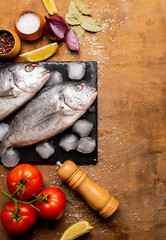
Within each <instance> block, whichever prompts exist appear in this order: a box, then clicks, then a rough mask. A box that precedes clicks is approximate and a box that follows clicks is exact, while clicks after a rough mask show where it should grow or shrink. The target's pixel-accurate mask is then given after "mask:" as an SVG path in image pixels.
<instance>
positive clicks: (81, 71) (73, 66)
mask: <svg viewBox="0 0 166 240" xmlns="http://www.w3.org/2000/svg"><path fill="white" fill-rule="evenodd" d="M85 67H86V65H85V63H77V62H70V63H69V65H68V76H69V78H70V79H74V80H80V79H82V78H83V77H84V75H85Z"/></svg>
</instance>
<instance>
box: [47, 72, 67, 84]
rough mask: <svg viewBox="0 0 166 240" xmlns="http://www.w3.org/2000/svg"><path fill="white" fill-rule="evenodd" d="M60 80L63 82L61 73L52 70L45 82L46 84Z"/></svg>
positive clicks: (59, 81)
mask: <svg viewBox="0 0 166 240" xmlns="http://www.w3.org/2000/svg"><path fill="white" fill-rule="evenodd" d="M61 82H63V78H62V74H61V73H60V72H58V71H52V72H51V75H50V78H49V79H48V81H47V82H46V86H49V85H52V84H55V83H61Z"/></svg>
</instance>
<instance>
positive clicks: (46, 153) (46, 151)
mask: <svg viewBox="0 0 166 240" xmlns="http://www.w3.org/2000/svg"><path fill="white" fill-rule="evenodd" d="M36 152H37V153H38V154H39V156H40V157H41V158H43V159H47V158H49V157H51V156H52V155H53V154H54V146H53V145H52V143H50V142H42V143H38V144H37V146H36Z"/></svg>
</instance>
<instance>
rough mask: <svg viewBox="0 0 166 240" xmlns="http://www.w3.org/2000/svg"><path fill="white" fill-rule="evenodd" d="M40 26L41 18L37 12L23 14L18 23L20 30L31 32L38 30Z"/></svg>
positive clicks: (26, 32)
mask: <svg viewBox="0 0 166 240" xmlns="http://www.w3.org/2000/svg"><path fill="white" fill-rule="evenodd" d="M39 26H40V19H39V17H38V16H37V15H36V14H35V13H30V12H29V13H25V14H23V15H22V16H21V17H20V18H19V20H18V23H17V28H18V30H19V31H20V32H22V33H25V34H31V33H34V32H36V31H37V30H38V29H39Z"/></svg>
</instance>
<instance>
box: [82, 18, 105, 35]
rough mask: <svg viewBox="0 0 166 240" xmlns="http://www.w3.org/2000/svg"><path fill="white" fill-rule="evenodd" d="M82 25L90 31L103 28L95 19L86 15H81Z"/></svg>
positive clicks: (98, 30) (97, 30)
mask: <svg viewBox="0 0 166 240" xmlns="http://www.w3.org/2000/svg"><path fill="white" fill-rule="evenodd" d="M81 26H82V28H84V29H85V30H86V31H89V32H100V31H101V30H102V27H101V26H100V24H99V23H98V22H97V21H96V20H95V19H93V18H92V17H89V16H84V15H82V16H81Z"/></svg>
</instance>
